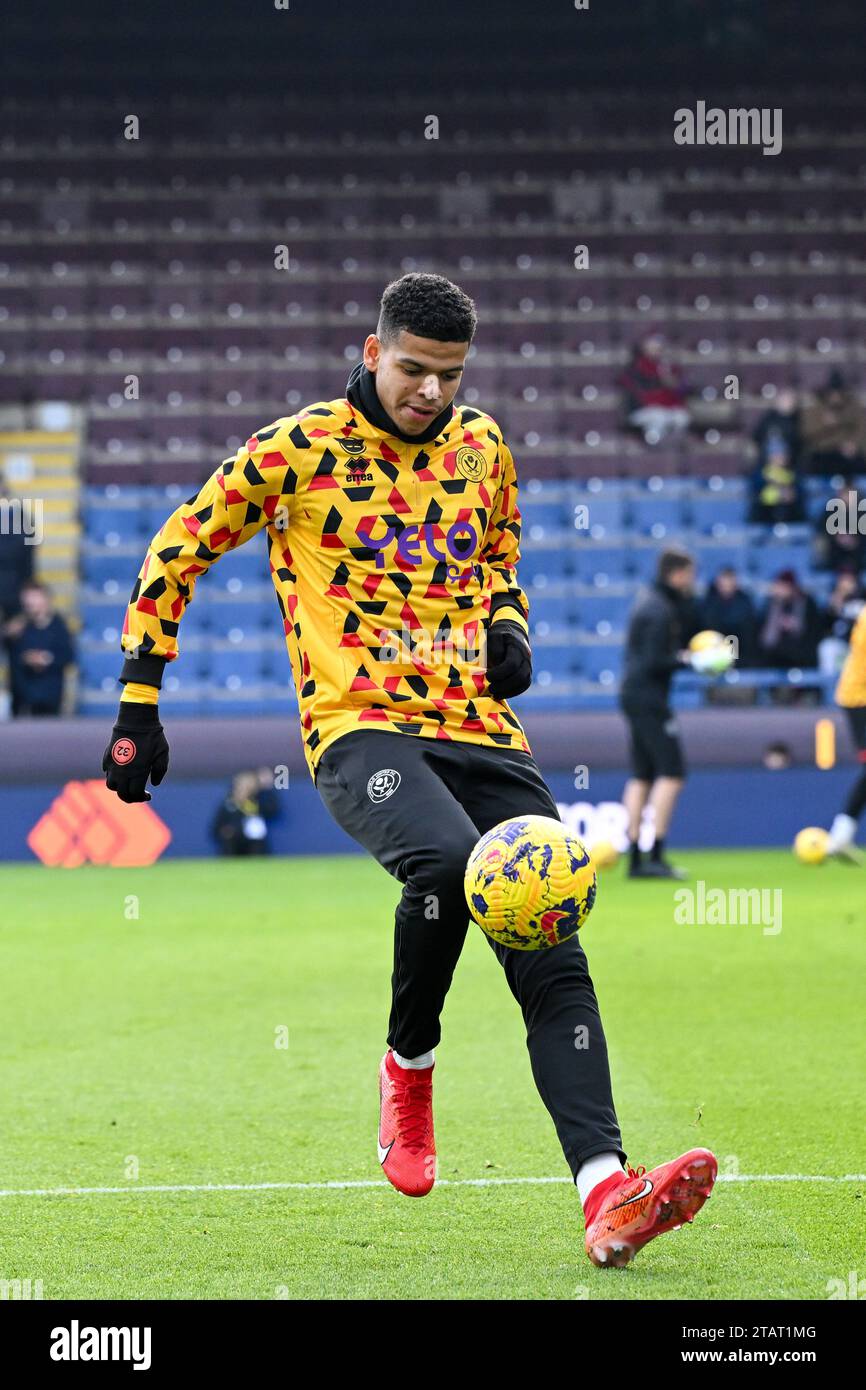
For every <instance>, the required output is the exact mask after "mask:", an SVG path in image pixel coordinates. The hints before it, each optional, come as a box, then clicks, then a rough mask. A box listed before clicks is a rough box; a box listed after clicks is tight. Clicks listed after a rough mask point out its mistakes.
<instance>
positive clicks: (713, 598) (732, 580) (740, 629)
mask: <svg viewBox="0 0 866 1390" xmlns="http://www.w3.org/2000/svg"><path fill="white" fill-rule="evenodd" d="M700 612H701V627H705V628H709V629H711V630H712V631H713V632H721V633H722V635H723V636H724V637H736V639H737V651H738V653H739V665H740V666H751V665H752V663H753V662H754V660H755V625H756V621H757V615H756V613H755V605H754V604H753V603H752V600H751V598H750V596H749V595H748V594H747V593H746V591H745V589H741V588H740V586H739V582H738V580H737V572H736V570H735V569H734V568H733V566H732V565H725V566H724V568H723V569H720V570H719V572H718V574H717V575H716V577H715V579H714V580H713V581H712V583H711V584H710V585H709V586H708V588H707V591H706V593H705V594H704V597H703V599H702V600H701V604H700Z"/></svg>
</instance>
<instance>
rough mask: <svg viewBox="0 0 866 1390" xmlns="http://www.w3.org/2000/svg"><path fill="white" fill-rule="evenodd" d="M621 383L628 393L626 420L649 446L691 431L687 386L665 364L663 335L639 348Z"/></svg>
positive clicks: (675, 370) (650, 336)
mask: <svg viewBox="0 0 866 1390" xmlns="http://www.w3.org/2000/svg"><path fill="white" fill-rule="evenodd" d="M618 382H619V385H620V386H622V388H623V390H624V391H625V398H626V419H627V420H628V423H629V424H630V425H634V426H636V427H637V428H638V429H639V430H641V431H642V433H643V437H644V442H645V443H646V444H660V443H661V442H662V441H663V440H665V439H668V438H670V436H671V435H676V434H682V432H683V431H684V430H686V429H688V425H689V411H688V407H687V404H686V391H685V386H684V384H683V381H682V378H681V375H680V372H679V369H678V368H677V367H675V366H674V365H673V363H671V362H669V361H667V360H666V357H665V340H664V338H663V337H662V335H661V333H659V332H656V331H653V332H651V333H649V334H648V335H647V336H646V337H645V338H644V339H642V341H641V342H640V343H638V344H637V346H636V347H635V349H634V351H633V353H632V356H631V361H630V362H629V364H628V366H627V367H626V369H625V371H624V372H622V374H621V375H620V376H619V378H618Z"/></svg>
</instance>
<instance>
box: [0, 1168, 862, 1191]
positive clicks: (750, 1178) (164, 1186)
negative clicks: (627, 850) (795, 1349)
mask: <svg viewBox="0 0 866 1390" xmlns="http://www.w3.org/2000/svg"><path fill="white" fill-rule="evenodd" d="M716 1181H717V1182H802V1183H810V1182H827V1183H838V1182H862V1183H866V1173H843V1174H841V1175H837V1176H833V1175H830V1174H825V1173H720V1174H719V1176H718V1178H717V1179H716ZM549 1183H568V1185H569V1186H572V1185H573V1184H572V1180H571V1178H563V1177H556V1178H440V1179H438V1181H437V1183H436V1186H437V1187H513V1186H517V1185H520V1184H523V1185H526V1186H530V1187H541V1186H545V1185H547V1184H549ZM390 1186H391V1184H390V1183H389V1182H387V1181H386V1180H385V1179H384V1178H363V1179H358V1180H357V1181H349V1180H346V1181H338V1180H336V1179H335V1180H334V1181H332V1182H207V1183H156V1184H148V1183H136V1184H135V1185H134V1186H132V1187H5V1188H0V1197H112V1196H122V1195H124V1194H126V1193H137V1192H328V1191H334V1190H344V1189H352V1188H368V1187H374V1188H375V1187H390Z"/></svg>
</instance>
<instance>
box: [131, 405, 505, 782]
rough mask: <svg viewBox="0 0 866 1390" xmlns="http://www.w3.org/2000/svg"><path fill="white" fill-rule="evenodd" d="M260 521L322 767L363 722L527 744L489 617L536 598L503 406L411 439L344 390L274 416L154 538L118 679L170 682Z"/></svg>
mask: <svg viewBox="0 0 866 1390" xmlns="http://www.w3.org/2000/svg"><path fill="white" fill-rule="evenodd" d="M264 530H266V531H267V536H268V544H269V552H270V568H271V574H272V578H273V583H274V588H275V590H276V594H277V601H278V603H279V608H280V613H281V615H282V619H283V626H284V630H285V634H286V642H287V645H288V650H289V657H290V660H291V667H292V674H293V677H294V683H295V690H296V694H297V699H298V708H299V711H300V717H301V731H302V735H303V740H304V750H305V754H306V758H307V763H308V766H309V768H310V772H311V774H312V776H313V777H314V778H315V769H316V766H317V764H318V760H319V758H320V757H321V755H322V753H323V752H324V750H325V749H326V748H327V747H328V745H329V744H330V743H333V741H334V740H335V739H337V738H339V737H340V735H341V734H344V733H347V732H348V731H349V730H351V729H356V728H363V729H384V730H389V731H391V730H393V731H397V732H399V733H402V734H408V735H410V736H413V737H416V738H440V739H442V738H444V739H455V740H465V741H466V742H469V743H481V744H488V745H500V746H502V747H506V748H519V749H523V750H524V751H526V752H528V751H529V744H528V743H527V740H526V736H525V734H524V732H523V729H522V728H521V726H520V723H519V722H518V720H517V718H516V717H515V715H514V713H513V712H512V710H511V709H510V708H509V706H508V704H507V703H506V702H505V701H503V700H495V699H493V697H492V696H491V695H489V694H488V693H486V691H487V686H486V675H485V655H484V634H485V632H486V630H487V627H488V626H489V623H490V622H491V621H496V620H499V619H505V618H510V619H512V620H516V621H517V622H519V623H520V624H521V625H522V626H523V627H524V628H525V627H526V618H527V614H528V606H527V602H526V597H525V595H524V594H523V592H522V590H521V589H520V588H519V586H518V583H517V577H516V571H515V565H516V562H517V560H518V557H519V544H520V512H519V510H518V506H517V484H516V478H515V471H514V461H513V459H512V456H511V453H510V451H509V449H508V448H507V446H506V445H505V444H504V443H503V441H502V437H501V435H500V432H499V429H498V427H497V425H496V423H495V421H494V420H493V419H491V417H490V416H489V415H485V414H484V413H482V412H480V411H478V410H475V409H472V408H470V407H469V406H465V405H464V406H459V407H456V408H455V410H454V413H453V415H452V417H451V419H450V421H449V422H448V423H447V424H446V425H445V426H444V427H443V429H442V431H441V433H440V434H438V435H437V436H436V438H435V439H434V440H433V441H432V442H429V443H426V444H417V443H406V442H404V441H403V440H401V439H399V438H397V437H396V436H394V435H386V434H384V433H383V432H382V431H380V430H379V429H378V428H376V427H375V426H374V425H372V424H371V423H370V422H369V421H368V420H367V419H366V418H365V416H364V415H362V414H361V412H360V411H358V410H356V409H355V408H354V407H353V406H352V405H351V404H350V402H349V401H348V400H346V399H338V400H333V401H320V402H317V403H316V404H314V405H310V406H307V407H306V408H305V409H304V410H301V411H300V412H299V413H298V414H297V415H292V416H289V417H288V418H286V419H281V420H277V421H276V423H275V424H273V425H270V426H269V427H268V428H266V429H263V430H260V431H259V433H258V434H257V435H255V436H254V437H253V438H252V439H250V440H248V441H247V444H246V446H245V447H244V448H242V449H239V450H238V453H237V455H236V457H235V458H234V459H233V460H228V461H226V463H224V464H223V465H222V467H221V468H220V469H219V470H218V471H217V472H216V473H214V474H213V476H212V477H211V478H209V479H208V481H207V482H206V483H205V484H204V486H203V487H202V488H201V490H200V492H199V493H198V494H197V496H195V497H194V498H192V499H191V500H190V501H189V502H186V503H184V504H183V505H182V506H180V507H178V509H177V510H176V511H175V512H174V513H173V514H172V515H171V516H170V517H169V518H168V520H167V521H166V523H165V525H164V526H163V527H162V530H161V531H160V532H159V533H158V535H156V536H155V537H154V539H153V540H152V541H151V543H150V547H149V549H148V553H147V556H146V558H145V561H144V564H143V565H142V567H141V571H140V574H139V577H138V580H137V581H136V584H135V588H134V589H133V593H132V597H131V599H130V603H129V607H128V610H127V614H126V620H125V623H124V629H123V638H122V646H123V649H124V651H125V652H126V653H127V654H128V656H130V655H131V656H132V657H133V659H127V661H126V662H125V664H124V670H123V675H122V677H121V679H122V680H124V681H125V682H135V683H144V684H145V685H150V686H156V685H159V683H160V679H161V673H162V668H163V663H164V660H165V659H167V660H169V661H171V660H173V659H174V658H175V657H176V656H177V653H178V641H177V633H178V624H179V622H180V620H181V618H182V616H183V613H184V610H185V608H186V605H187V603H188V602H189V601H190V599H191V598H192V595H193V591H194V588H195V585H196V582H197V580H198V578H199V576H200V575H202V574H203V573H204V572H205V571H206V570H208V569H209V568H210V566H211V565H212V564H213V563H214V562H215V561H216V560H218V559H219V557H220V556H221V555H224V554H225V553H226V551H228V550H232V549H234V548H235V547H237V546H239V545H245V544H246V543H247V542H248V541H252V540H254V538H255V536H256V533H257V532H259V531H264ZM130 693H132V692H130ZM133 698H134V697H133Z"/></svg>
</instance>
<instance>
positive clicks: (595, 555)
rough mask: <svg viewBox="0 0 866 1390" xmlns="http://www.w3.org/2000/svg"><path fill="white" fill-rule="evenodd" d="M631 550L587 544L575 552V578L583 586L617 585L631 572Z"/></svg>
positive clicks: (581, 545) (579, 546) (623, 547)
mask: <svg viewBox="0 0 866 1390" xmlns="http://www.w3.org/2000/svg"><path fill="white" fill-rule="evenodd" d="M629 554H630V552H629V550H628V549H627V548H626V547H625V546H617V547H608V546H601V545H593V544H592V543H589V542H586V543H583V544H580V545H578V546H577V547H576V548H575V550H574V552H573V560H574V573H575V577H576V578H577V579H578V580H580V582H581V583H583V584H608V583H609V584H617V583H619V582H620V581H621V580H622V579H623V577H624V576H626V575H627V574H628V572H629V570H628V562H629Z"/></svg>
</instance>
